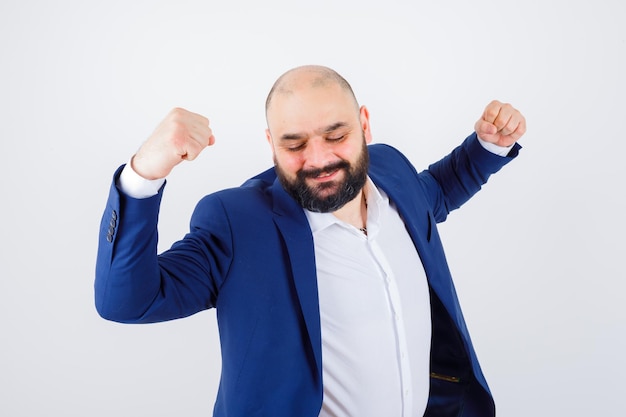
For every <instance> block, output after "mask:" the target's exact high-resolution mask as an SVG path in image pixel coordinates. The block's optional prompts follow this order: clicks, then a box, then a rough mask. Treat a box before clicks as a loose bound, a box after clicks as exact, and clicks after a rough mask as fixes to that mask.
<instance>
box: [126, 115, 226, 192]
mask: <svg viewBox="0 0 626 417" xmlns="http://www.w3.org/2000/svg"><path fill="white" fill-rule="evenodd" d="M214 142H215V137H214V136H213V132H212V131H211V128H210V127H209V119H207V118H206V117H204V116H201V115H199V114H196V113H192V112H190V111H187V110H185V109H180V108H176V109H173V110H172V111H170V112H169V114H168V115H167V117H165V119H164V120H163V121H162V122H161V124H159V126H158V127H157V128H156V129H155V131H154V132H153V133H152V135H151V136H150V137H149V138H148V140H146V141H145V142H144V143H143V145H141V147H140V148H139V150H138V151H137V153H136V154H135V156H133V158H132V160H131V166H132V168H133V170H134V171H135V172H136V173H137V174H139V175H141V176H142V177H144V178H146V179H149V180H154V179H158V178H165V177H166V176H167V175H168V174H169V173H170V171H172V169H173V168H174V167H175V166H176V165H178V164H179V163H180V162H181V161H184V160H187V161H191V160H193V159H195V158H196V157H197V156H198V155H199V154H200V152H202V150H203V149H204V148H205V147H207V146H210V145H212V144H213V143H214Z"/></svg>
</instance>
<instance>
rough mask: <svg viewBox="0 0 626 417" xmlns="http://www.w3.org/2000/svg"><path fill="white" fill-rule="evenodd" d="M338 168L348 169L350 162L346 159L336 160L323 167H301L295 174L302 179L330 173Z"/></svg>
mask: <svg viewBox="0 0 626 417" xmlns="http://www.w3.org/2000/svg"><path fill="white" fill-rule="evenodd" d="M340 169H346V170H348V169H350V163H349V162H348V161H344V160H341V161H337V162H333V163H332V164H328V165H326V166H325V167H322V168H312V169H306V170H305V169H301V170H300V171H298V173H297V174H296V175H297V177H298V179H300V180H303V179H305V178H316V177H319V176H320V175H322V174H328V173H331V172H333V171H337V170H340Z"/></svg>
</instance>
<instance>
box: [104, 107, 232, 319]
mask: <svg viewBox="0 0 626 417" xmlns="http://www.w3.org/2000/svg"><path fill="white" fill-rule="evenodd" d="M213 142H214V138H213V135H212V132H211V130H210V128H209V127H208V120H207V119H206V118H204V117H202V116H200V115H196V114H193V113H190V112H187V111H185V110H182V109H174V110H173V111H172V112H170V114H169V115H168V116H167V117H166V119H165V120H164V121H163V122H162V123H161V124H160V125H159V127H158V128H157V129H156V130H155V132H154V133H153V135H152V136H151V137H150V138H149V139H148V140H147V141H146V142H145V143H144V144H143V145H142V147H141V148H140V149H139V151H138V152H137V154H136V155H135V156H134V157H133V158H132V159H131V163H132V167H131V164H128V165H126V166H124V167H120V169H118V171H117V172H116V173H115V176H114V180H113V183H112V185H111V188H110V192H109V198H108V201H107V205H106V209H105V212H104V215H103V217H102V221H101V226H100V239H99V246H98V258H97V264H96V281H95V298H96V308H97V309H98V312H99V313H100V315H102V316H103V317H105V318H107V319H110V320H115V321H121V322H148V321H162V320H169V319H172V318H178V317H182V316H185V315H189V314H193V313H195V312H197V311H199V310H201V309H204V308H208V307H210V306H211V299H213V298H214V296H215V288H214V285H213V284H212V282H211V280H210V278H211V274H212V271H211V264H212V263H214V262H219V261H220V260H208V259H194V260H193V265H191V266H190V267H187V266H186V265H185V264H186V263H189V262H188V259H190V258H191V257H192V255H190V254H188V253H186V251H189V250H191V251H193V249H192V248H190V245H182V248H184V249H178V250H174V251H172V250H170V251H168V252H169V253H167V254H166V255H165V256H157V240H158V236H157V221H158V214H159V207H160V201H161V197H162V190H163V188H164V182H165V180H164V177H165V176H166V175H167V174H169V172H170V171H171V169H172V168H173V167H174V166H175V165H177V164H178V163H180V162H181V161H183V160H191V159H194V158H195V157H196V156H197V155H198V154H199V152H200V151H201V150H202V149H204V147H206V146H207V145H210V144H212V143H213ZM217 209H218V210H219V209H221V207H220V206H219V205H217ZM219 215H220V213H216V216H219ZM197 233H198V235H199V236H195V237H194V239H195V240H194V239H190V240H191V241H192V242H195V243H192V245H193V244H195V245H199V247H200V246H201V245H202V241H203V240H204V238H203V237H202V236H201V234H202V232H201V231H198V232H197ZM216 233H218V234H220V233H221V232H220V231H219V229H218V230H217V231H216ZM187 239H188V238H187V237H186V238H185V240H187ZM224 239H228V236H226V237H224ZM179 247H181V246H180V245H179ZM199 251H202V249H200V250H199ZM194 269H197V270H194Z"/></svg>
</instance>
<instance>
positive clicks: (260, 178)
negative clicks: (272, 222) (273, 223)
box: [196, 168, 276, 212]
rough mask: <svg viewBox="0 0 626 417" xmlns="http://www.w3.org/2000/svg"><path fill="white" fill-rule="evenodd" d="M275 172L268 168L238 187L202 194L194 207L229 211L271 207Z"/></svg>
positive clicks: (197, 209)
mask: <svg viewBox="0 0 626 417" xmlns="http://www.w3.org/2000/svg"><path fill="white" fill-rule="evenodd" d="M275 178H276V174H275V173H274V168H270V169H268V170H266V171H264V172H262V173H260V174H258V175H256V176H254V177H252V178H250V179H248V180H247V181H245V182H244V183H243V184H242V185H240V186H239V187H233V188H227V189H224V190H220V191H216V192H215V193H211V194H208V195H206V196H204V197H203V198H202V199H201V200H200V201H199V202H198V206H197V207H196V212H197V211H199V210H202V211H205V210H210V211H215V210H224V211H226V212H231V211H233V210H235V211H236V212H245V211H246V210H249V211H252V210H255V211H259V210H261V211H262V210H263V208H268V209H271V206H272V193H273V188H274V181H275Z"/></svg>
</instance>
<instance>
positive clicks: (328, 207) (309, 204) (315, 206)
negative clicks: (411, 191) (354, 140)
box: [274, 138, 369, 213]
mask: <svg viewBox="0 0 626 417" xmlns="http://www.w3.org/2000/svg"><path fill="white" fill-rule="evenodd" d="M274 165H275V168H276V175H277V176H278V179H279V180H280V183H281V184H282V186H283V188H284V189H285V191H287V193H288V194H289V195H290V196H291V197H293V198H294V199H295V200H296V201H297V202H298V204H300V205H301V206H302V208H304V209H306V210H310V211H313V212H316V213H332V212H333V211H336V210H339V209H340V208H341V207H343V206H344V205H345V204H346V203H348V202H349V201H351V200H352V199H354V198H355V197H356V196H357V195H358V194H359V191H361V189H362V188H363V186H364V185H365V182H366V181H367V169H368V167H369V152H368V150H367V145H366V144H365V138H363V146H362V147H361V152H360V154H359V156H358V158H357V160H356V162H355V163H354V166H353V165H352V164H350V162H348V161H346V160H344V159H342V160H340V161H338V162H333V163H332V164H328V165H326V166H325V167H323V168H316V169H309V170H299V171H298V172H297V173H296V178H295V179H294V180H289V179H288V178H287V176H286V175H285V172H284V171H283V170H282V168H281V167H280V165H279V164H278V163H277V161H276V158H274ZM336 170H341V171H343V173H344V177H343V179H342V180H340V181H329V182H324V183H321V184H317V185H315V186H313V187H311V186H309V185H307V183H306V180H307V178H316V177H318V176H319V175H321V174H324V173H331V172H333V171H336Z"/></svg>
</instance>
